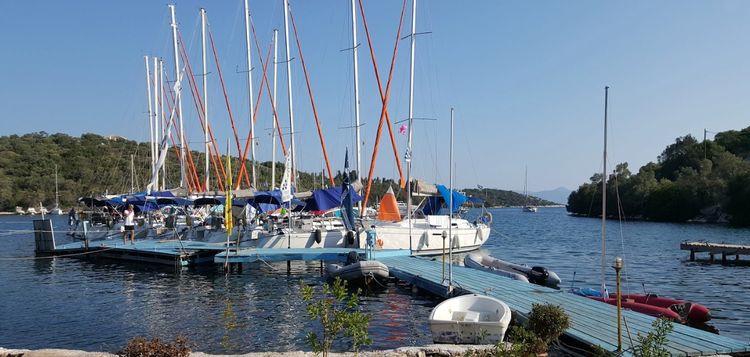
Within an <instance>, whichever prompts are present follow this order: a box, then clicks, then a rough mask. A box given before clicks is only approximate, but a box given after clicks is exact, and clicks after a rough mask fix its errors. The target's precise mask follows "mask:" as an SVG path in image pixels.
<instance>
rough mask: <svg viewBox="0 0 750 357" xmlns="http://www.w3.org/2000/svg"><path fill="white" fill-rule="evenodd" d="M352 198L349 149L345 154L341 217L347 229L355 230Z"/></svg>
mask: <svg viewBox="0 0 750 357" xmlns="http://www.w3.org/2000/svg"><path fill="white" fill-rule="evenodd" d="M353 204H354V202H353V200H352V185H351V179H350V178H349V149H348V148H347V149H346V154H345V156H344V180H343V182H342V183H341V208H342V211H341V218H342V220H343V221H344V226H345V227H346V229H347V230H350V231H353V230H354V228H355V227H354V207H353Z"/></svg>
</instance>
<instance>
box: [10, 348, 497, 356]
mask: <svg viewBox="0 0 750 357" xmlns="http://www.w3.org/2000/svg"><path fill="white" fill-rule="evenodd" d="M494 348H495V346H494V345H427V346H417V347H400V348H396V349H392V350H379V351H362V352H360V353H359V354H358V355H357V354H355V353H353V352H345V353H330V354H329V356H331V357H353V356H361V357H454V356H464V355H466V353H467V352H469V351H476V352H479V351H490V350H493V349H494ZM116 356H117V355H115V354H112V353H108V352H87V351H78V350H64V349H41V350H25V349H5V348H2V347H0V357H116ZM190 356H191V357H282V356H288V357H316V355H315V353H313V352H305V351H290V352H251V353H245V354H239V355H215V354H209V353H203V352H192V353H191V354H190Z"/></svg>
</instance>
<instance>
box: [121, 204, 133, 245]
mask: <svg viewBox="0 0 750 357" xmlns="http://www.w3.org/2000/svg"><path fill="white" fill-rule="evenodd" d="M123 215H124V216H125V230H124V231H123V235H122V242H123V243H127V242H128V240H127V236H128V235H129V236H130V243H134V242H135V219H134V218H135V210H134V209H133V205H132V204H129V205H128V209H126V210H125V212H123Z"/></svg>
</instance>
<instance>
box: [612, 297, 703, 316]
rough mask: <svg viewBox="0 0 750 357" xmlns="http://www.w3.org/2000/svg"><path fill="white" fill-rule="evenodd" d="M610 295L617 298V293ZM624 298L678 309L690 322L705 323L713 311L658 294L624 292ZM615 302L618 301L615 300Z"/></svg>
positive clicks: (679, 313) (699, 305)
mask: <svg viewBox="0 0 750 357" xmlns="http://www.w3.org/2000/svg"><path fill="white" fill-rule="evenodd" d="M610 296H611V297H613V298H615V299H616V298H617V295H616V294H610ZM622 298H623V299H628V300H633V301H634V302H636V303H639V304H646V305H652V306H658V307H661V308H667V309H670V310H673V311H676V312H677V313H678V315H680V316H681V317H682V318H681V320H684V321H686V322H688V323H703V322H707V321H708V320H711V311H709V310H708V308H707V307H705V306H703V305H701V304H696V303H691V302H689V301H685V300H678V299H672V298H667V297H660V296H656V294H645V295H644V294H623V295H622ZM615 304H617V303H616V302H615Z"/></svg>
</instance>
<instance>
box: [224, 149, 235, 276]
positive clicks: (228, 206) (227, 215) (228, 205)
mask: <svg viewBox="0 0 750 357" xmlns="http://www.w3.org/2000/svg"><path fill="white" fill-rule="evenodd" d="M231 153H232V152H231V148H230V146H229V139H227V192H226V195H227V197H226V201H225V202H224V226H225V227H226V229H227V243H226V246H227V249H226V255H225V256H224V272H225V273H226V272H227V271H229V236H231V235H232V226H233V225H232V155H231Z"/></svg>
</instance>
